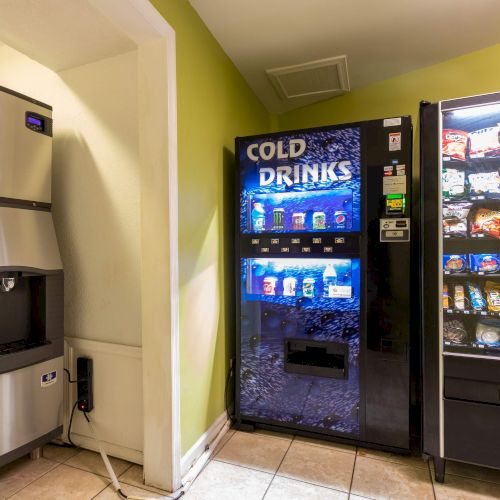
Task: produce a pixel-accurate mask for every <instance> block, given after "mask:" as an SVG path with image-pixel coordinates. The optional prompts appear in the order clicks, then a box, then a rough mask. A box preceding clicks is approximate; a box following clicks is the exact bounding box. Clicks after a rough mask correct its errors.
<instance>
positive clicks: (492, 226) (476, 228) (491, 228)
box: [470, 208, 500, 238]
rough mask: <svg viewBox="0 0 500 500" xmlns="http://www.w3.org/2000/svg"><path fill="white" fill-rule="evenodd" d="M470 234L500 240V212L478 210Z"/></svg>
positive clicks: (487, 209)
mask: <svg viewBox="0 0 500 500" xmlns="http://www.w3.org/2000/svg"><path fill="white" fill-rule="evenodd" d="M470 232H471V234H484V235H487V236H491V237H493V238H500V212H499V211H497V210H490V209H489V208H478V209H477V211H476V213H475V214H474V217H473V218H472V224H471V230H470Z"/></svg>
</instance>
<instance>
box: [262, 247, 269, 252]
mask: <svg viewBox="0 0 500 500" xmlns="http://www.w3.org/2000/svg"><path fill="white" fill-rule="evenodd" d="M260 253H269V248H268V247H262V248H261V249H260Z"/></svg>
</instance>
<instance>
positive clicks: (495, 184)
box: [443, 170, 500, 198]
mask: <svg viewBox="0 0 500 500" xmlns="http://www.w3.org/2000/svg"><path fill="white" fill-rule="evenodd" d="M468 179H469V185H470V194H471V195H473V196H481V195H500V175H499V173H498V170H495V171H493V172H476V173H473V174H469V175H468ZM443 190H444V188H443ZM491 197H492V198H496V196H491Z"/></svg>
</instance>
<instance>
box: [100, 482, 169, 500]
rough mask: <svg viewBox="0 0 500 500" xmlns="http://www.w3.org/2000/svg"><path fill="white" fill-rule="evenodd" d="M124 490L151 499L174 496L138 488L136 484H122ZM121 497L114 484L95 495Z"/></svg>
mask: <svg viewBox="0 0 500 500" xmlns="http://www.w3.org/2000/svg"><path fill="white" fill-rule="evenodd" d="M122 486H123V492H124V493H125V495H137V496H140V497H145V498H148V499H149V498H151V499H153V498H154V499H161V500H163V499H171V498H172V497H169V496H166V495H160V494H159V493H154V492H152V491H148V490H144V489H142V488H137V487H136V486H129V485H122ZM120 498H121V497H120V496H119V495H118V494H117V493H116V491H115V489H114V488H113V485H109V486H108V487H107V488H106V489H105V490H104V491H102V492H101V493H99V495H97V496H96V497H95V500H118V499H120Z"/></svg>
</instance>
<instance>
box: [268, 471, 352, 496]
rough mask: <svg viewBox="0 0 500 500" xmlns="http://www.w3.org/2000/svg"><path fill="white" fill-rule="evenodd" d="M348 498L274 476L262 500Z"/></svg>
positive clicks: (321, 488)
mask: <svg viewBox="0 0 500 500" xmlns="http://www.w3.org/2000/svg"><path fill="white" fill-rule="evenodd" d="M348 496H349V495H348V494H347V493H343V492H341V491H337V490H331V489H328V488H324V487H323V486H315V485H314V484H309V483H303V482H301V481H295V480H294V479H289V478H286V477H280V476H276V477H275V478H274V479H273V482H272V483H271V486H270V487H269V489H268V490H267V493H266V496H265V497H264V500H291V499H300V498H304V499H305V498H307V500H347V497H348Z"/></svg>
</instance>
